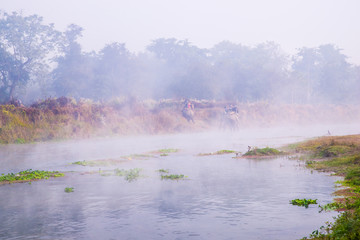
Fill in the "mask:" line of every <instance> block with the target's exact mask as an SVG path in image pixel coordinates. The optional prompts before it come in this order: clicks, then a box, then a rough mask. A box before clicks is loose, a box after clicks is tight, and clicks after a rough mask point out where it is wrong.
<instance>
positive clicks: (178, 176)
mask: <svg viewBox="0 0 360 240" xmlns="http://www.w3.org/2000/svg"><path fill="white" fill-rule="evenodd" d="M184 178H185V176H184V175H183V174H181V175H178V174H171V175H161V179H162V180H163V179H169V180H181V179H184Z"/></svg>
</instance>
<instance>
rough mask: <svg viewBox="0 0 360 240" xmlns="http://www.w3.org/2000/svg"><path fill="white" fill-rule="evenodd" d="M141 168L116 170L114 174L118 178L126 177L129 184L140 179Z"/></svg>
mask: <svg viewBox="0 0 360 240" xmlns="http://www.w3.org/2000/svg"><path fill="white" fill-rule="evenodd" d="M140 172H141V169H140V168H133V169H129V170H124V169H115V170H114V174H115V175H116V176H121V177H125V180H126V181H128V182H132V181H134V180H136V179H138V178H139V177H140Z"/></svg>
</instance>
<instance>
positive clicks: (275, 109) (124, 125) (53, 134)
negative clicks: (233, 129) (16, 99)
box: [0, 97, 360, 155]
mask: <svg viewBox="0 0 360 240" xmlns="http://www.w3.org/2000/svg"><path fill="white" fill-rule="evenodd" d="M191 101H192V103H193V104H194V106H195V119H194V120H195V123H191V124H189V123H188V122H187V121H186V119H185V118H183V117H182V115H181V109H182V108H183V104H184V101H183V100H173V99H163V100H157V101H155V100H142V101H140V100H136V99H133V98H114V99H112V100H109V101H107V102H93V101H92V100H89V99H80V100H75V99H73V98H67V97H59V98H48V99H45V100H40V101H38V102H36V103H34V104H32V105H30V106H27V107H25V106H14V105H11V104H7V105H0V144H9V143H17V144H22V143H28V142H39V141H49V140H57V139H69V138H88V137H96V136H109V135H130V134H131V135H134V134H164V133H179V132H194V131H205V130H210V129H214V128H215V129H216V128H219V126H220V123H221V119H222V117H223V111H224V110H223V109H224V106H227V105H229V104H233V105H236V106H237V107H238V109H239V119H238V120H239V126H240V127H257V126H267V127H271V126H279V125H282V124H284V123H289V122H292V123H294V124H306V123H313V119H314V118H316V119H318V121H319V122H322V123H338V122H341V123H344V122H350V121H353V119H358V118H360V110H359V108H357V107H355V106H338V105H331V104H328V105H324V104H322V105H300V104H270V103H268V102H253V103H240V102H234V101H211V100H196V99H192V100H191ZM330 120H331V121H330ZM162 154H164V155H166V154H168V153H166V152H164V153H162Z"/></svg>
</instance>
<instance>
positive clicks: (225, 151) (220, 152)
mask: <svg viewBox="0 0 360 240" xmlns="http://www.w3.org/2000/svg"><path fill="white" fill-rule="evenodd" d="M229 153H236V151H233V150H219V151H216V152H213V153H199V154H198V156H211V155H223V154H229Z"/></svg>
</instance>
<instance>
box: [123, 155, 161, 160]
mask: <svg viewBox="0 0 360 240" xmlns="http://www.w3.org/2000/svg"><path fill="white" fill-rule="evenodd" d="M153 157H154V155H150V154H131V155H128V156H123V158H125V159H127V160H133V159H147V158H153Z"/></svg>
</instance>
